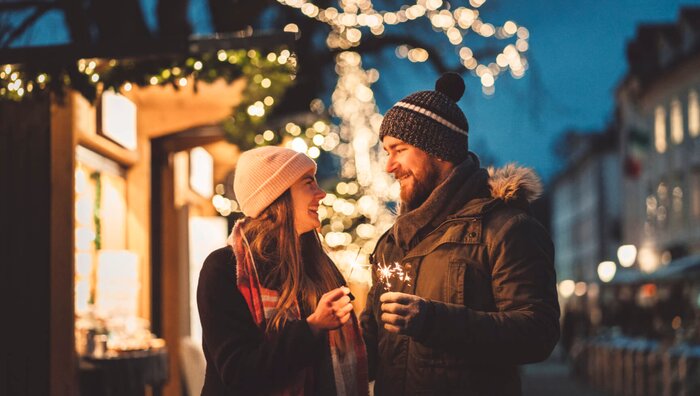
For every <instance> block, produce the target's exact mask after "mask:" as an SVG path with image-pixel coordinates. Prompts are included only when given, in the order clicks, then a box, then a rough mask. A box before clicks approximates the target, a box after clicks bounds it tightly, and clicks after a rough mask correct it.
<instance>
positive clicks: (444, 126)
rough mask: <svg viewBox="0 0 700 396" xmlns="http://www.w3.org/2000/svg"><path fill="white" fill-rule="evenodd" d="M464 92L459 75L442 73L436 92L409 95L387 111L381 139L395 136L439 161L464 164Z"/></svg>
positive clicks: (466, 147)
mask: <svg viewBox="0 0 700 396" xmlns="http://www.w3.org/2000/svg"><path fill="white" fill-rule="evenodd" d="M464 89H465V85H464V80H462V77H460V76H459V74H457V73H445V74H443V75H442V76H440V78H439V79H438V80H437V82H436V83H435V90H434V91H420V92H416V93H413V94H411V95H408V96H406V97H405V98H403V99H401V101H399V102H398V103H396V104H395V105H394V106H393V107H392V108H391V109H389V111H387V112H386V114H385V115H384V119H383V120H382V124H381V126H380V127H379V139H380V140H383V139H384V137H385V136H392V137H395V138H397V139H400V140H402V141H404V142H406V143H408V144H410V145H412V146H415V147H418V148H419V149H421V150H423V151H425V152H426V153H428V154H430V155H432V156H435V157H437V158H440V159H443V160H446V161H450V162H453V163H460V162H462V161H464V159H465V158H467V155H468V152H469V139H468V135H469V123H468V122H467V117H466V116H465V115H464V113H463V112H462V110H461V109H460V108H459V106H458V105H457V102H458V101H459V99H460V98H461V97H462V95H463V94H464Z"/></svg>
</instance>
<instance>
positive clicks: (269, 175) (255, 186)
mask: <svg viewBox="0 0 700 396" xmlns="http://www.w3.org/2000/svg"><path fill="white" fill-rule="evenodd" d="M310 170H313V171H314V173H315V172H316V163H315V162H314V161H313V160H312V159H311V158H309V157H307V156H306V154H304V153H298V152H296V151H294V150H291V149H288V148H282V147H276V146H265V147H258V148H255V149H252V150H248V151H246V152H244V153H243V154H241V156H240V157H239V158H238V164H237V165H236V174H235V176H234V178H233V192H234V194H236V200H238V204H239V205H240V206H241V210H242V211H243V214H244V215H246V216H248V217H253V218H255V217H258V215H259V214H260V213H261V212H262V211H263V210H265V208H267V207H268V206H270V204H271V203H273V202H274V201H275V200H276V199H277V198H279V197H280V195H282V194H283V193H284V192H285V191H287V189H288V188H289V187H291V186H292V184H294V183H295V182H296V181H297V180H299V178H301V177H302V176H304V174H306V173H307V172H308V171H310Z"/></svg>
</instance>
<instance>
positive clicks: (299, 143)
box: [291, 137, 309, 153]
mask: <svg viewBox="0 0 700 396" xmlns="http://www.w3.org/2000/svg"><path fill="white" fill-rule="evenodd" d="M291 149H292V150H294V151H296V152H299V153H305V152H306V150H308V149H309V146H307V145H306V142H305V141H304V139H302V138H300V137H296V138H294V139H292V143H291Z"/></svg>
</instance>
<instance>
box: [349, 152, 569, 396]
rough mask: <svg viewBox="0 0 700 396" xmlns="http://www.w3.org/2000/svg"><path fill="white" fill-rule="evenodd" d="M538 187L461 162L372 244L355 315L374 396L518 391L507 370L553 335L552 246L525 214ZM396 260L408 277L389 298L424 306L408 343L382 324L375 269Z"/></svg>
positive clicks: (509, 172) (513, 171) (506, 171)
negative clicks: (364, 293)
mask: <svg viewBox="0 0 700 396" xmlns="http://www.w3.org/2000/svg"><path fill="white" fill-rule="evenodd" d="M541 189H542V187H541V184H540V182H539V179H538V178H537V177H536V176H535V175H534V173H533V172H532V171H531V170H529V169H526V168H519V167H515V166H513V165H509V166H507V167H505V168H502V169H499V170H498V171H493V170H489V171H488V172H487V171H486V170H485V169H481V168H479V163H478V159H477V158H476V157H475V156H474V155H471V156H470V157H469V158H468V159H467V160H466V161H464V162H463V163H462V164H459V165H457V166H456V167H455V169H454V170H453V172H452V173H451V175H450V176H449V177H448V178H447V179H446V180H445V181H444V182H442V183H441V184H440V185H439V186H438V187H437V188H436V189H435V190H434V191H433V192H432V194H431V195H430V196H429V197H428V199H427V200H426V202H425V203H424V204H423V205H421V206H420V207H419V208H417V209H415V210H413V211H411V212H408V213H405V214H402V215H401V216H399V217H398V219H397V221H396V223H395V224H394V226H393V227H392V228H391V229H389V231H388V232H387V233H386V234H385V235H384V236H383V237H382V238H381V239H380V240H379V242H378V244H377V248H376V249H375V252H374V254H373V255H372V263H373V264H374V266H373V269H374V271H373V272H374V286H373V287H372V289H371V290H370V293H369V296H368V299H367V306H366V308H365V311H364V312H363V314H362V318H361V321H362V328H363V334H364V337H365V342H366V345H367V353H368V358H369V368H370V380H371V379H376V382H375V388H374V389H375V395H377V396H384V395H441V396H442V395H520V394H521V390H520V377H519V373H518V365H521V364H524V363H532V362H537V361H541V360H544V359H546V358H547V357H548V356H549V354H550V353H551V351H552V349H553V348H554V345H555V344H556V343H557V340H558V338H559V304H558V301H557V291H556V279H555V273H554V264H553V261H554V249H553V246H552V242H551V238H550V237H549V235H548V233H547V232H546V230H545V229H544V228H543V227H542V225H540V224H539V223H538V222H537V221H536V220H535V219H534V218H533V217H532V216H531V215H530V213H529V203H528V202H529V201H531V200H533V199H535V198H536V197H537V196H538V195H539V194H540V192H541ZM395 262H398V263H400V264H402V265H403V267H404V270H405V271H406V272H407V273H408V274H409V277H410V278H412V279H411V281H410V282H396V281H393V282H392V288H391V289H392V291H400V292H404V293H409V294H415V295H418V296H420V297H423V298H425V299H426V300H427V301H428V304H427V307H428V309H427V315H428V317H427V319H426V326H425V327H424V328H423V330H422V331H421V332H420V334H417V335H414V336H407V335H397V334H394V333H390V332H388V331H386V330H385V329H384V327H383V323H382V321H381V313H382V312H381V303H380V302H379V296H380V295H381V294H382V293H383V292H384V291H385V290H384V288H383V286H384V285H383V284H381V283H380V282H378V280H377V277H376V272H377V271H376V265H377V264H393V263H395Z"/></svg>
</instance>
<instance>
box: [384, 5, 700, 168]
mask: <svg viewBox="0 0 700 396" xmlns="http://www.w3.org/2000/svg"><path fill="white" fill-rule="evenodd" d="M488 4H489V2H488V1H487V3H486V4H485V6H484V7H483V9H482V14H481V16H482V18H483V20H484V21H485V22H490V21H493V22H494V23H502V22H504V21H505V20H508V19H511V20H513V21H515V22H517V23H519V24H522V25H523V26H525V27H527V28H528V29H529V31H530V42H529V44H530V50H529V53H528V58H529V61H530V69H529V70H528V73H527V74H526V76H525V77H524V78H522V79H520V80H514V79H512V78H511V77H510V76H505V77H502V78H499V79H498V80H497V81H496V93H495V95H493V96H492V97H485V96H484V95H483V94H482V93H481V89H480V85H479V80H478V79H477V78H476V77H466V83H467V92H466V93H465V95H464V97H463V98H462V100H461V101H460V105H461V107H462V109H463V110H464V112H465V114H466V115H467V118H468V119H469V124H470V142H471V144H470V145H471V148H472V149H473V150H474V151H475V152H477V153H478V152H479V151H483V150H488V151H489V152H490V153H491V154H492V155H493V156H495V157H496V158H497V160H498V163H499V164H501V165H502V164H504V163H506V162H512V161H515V162H517V163H520V164H523V165H527V166H532V167H534V168H535V169H537V171H538V172H539V173H540V174H542V175H543V176H544V177H545V179H550V178H551V176H553V175H554V174H555V173H556V171H557V170H560V169H561V167H562V163H561V161H560V160H559V159H558V158H556V156H555V155H554V154H553V152H552V148H553V144H554V142H555V141H556V138H557V137H558V136H560V135H561V134H562V133H563V132H565V131H567V130H581V131H587V132H588V131H590V132H595V131H601V130H602V129H603V128H605V126H606V125H607V124H608V123H609V122H610V121H611V120H612V117H613V112H614V93H615V89H616V87H617V85H618V84H619V82H620V81H621V79H622V78H623V77H624V75H625V73H626V72H627V60H626V55H625V53H626V45H627V43H628V42H629V41H630V40H631V39H632V38H633V37H634V36H635V34H636V29H637V26H638V25H639V24H640V23H671V22H675V21H676V20H677V18H678V13H679V10H680V8H681V7H682V6H688V5H691V6H693V5H694V6H700V1H687V0H686V1H678V0H666V1H653V0H616V1H603V0H590V1H551V0H532V1H515V0H513V1H507V2H506V1H503V2H499V4H498V5H497V6H495V7H493V10H491V9H490V8H488V7H486V6H487V5H488ZM466 43H467V44H469V41H468V39H467V41H466ZM404 62H405V63H408V61H404ZM380 70H381V69H380ZM435 78H437V72H435V71H434V69H433V68H432V67H431V66H430V65H428V64H423V65H412V64H411V65H410V66H407V67H399V68H394V69H393V70H392V71H391V72H388V71H387V72H384V73H382V77H381V80H380V89H381V92H378V94H377V96H378V100H379V105H380V110H382V111H385V110H386V108H388V106H390V105H391V102H392V101H396V100H399V99H401V98H402V97H403V96H405V95H407V94H410V93H411V92H413V91H415V90H422V89H432V84H433V82H434V80H435Z"/></svg>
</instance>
